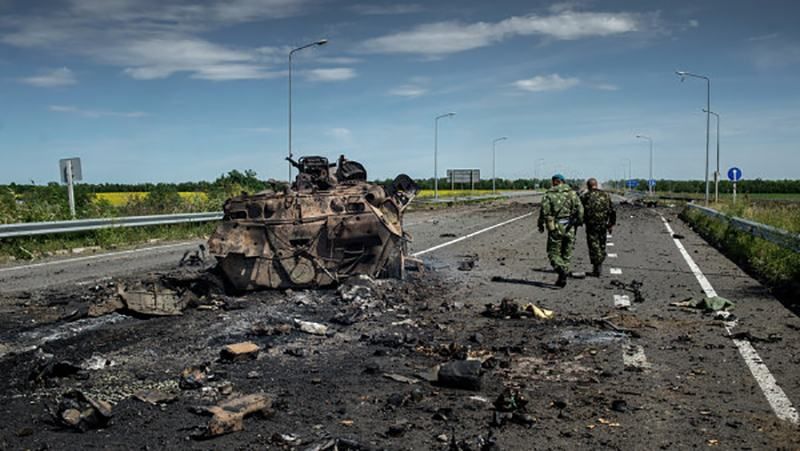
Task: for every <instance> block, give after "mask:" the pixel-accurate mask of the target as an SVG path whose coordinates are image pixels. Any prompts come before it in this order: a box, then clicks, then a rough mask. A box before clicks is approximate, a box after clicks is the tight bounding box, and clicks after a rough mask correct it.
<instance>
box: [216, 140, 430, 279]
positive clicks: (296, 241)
mask: <svg viewBox="0 0 800 451" xmlns="http://www.w3.org/2000/svg"><path fill="white" fill-rule="evenodd" d="M288 160H289V162H290V163H291V164H292V165H293V166H294V167H296V168H297V170H298V175H297V177H296V179H295V181H294V183H292V185H291V187H287V188H285V189H284V190H283V191H274V190H268V191H263V192H260V193H256V194H242V195H241V196H237V197H234V198H231V199H228V200H227V201H226V202H225V206H224V218H223V220H222V224H220V225H219V226H218V227H217V229H216V231H215V232H214V234H213V235H212V236H211V238H210V239H209V241H208V248H209V252H210V253H211V255H214V256H215V257H216V258H217V260H218V265H217V268H218V269H219V270H220V271H221V272H222V274H223V276H224V278H225V279H226V280H227V282H228V283H230V284H231V285H232V287H233V288H235V289H237V290H255V289H262V288H286V287H317V286H325V285H331V284H334V283H337V282H339V281H341V280H342V279H344V278H347V277H348V276H352V275H357V274H366V275H369V276H371V277H396V278H399V277H402V273H403V265H404V257H405V249H406V242H407V241H408V237H407V236H406V234H405V232H404V231H403V211H404V210H405V208H406V207H407V206H408V204H409V203H410V202H411V200H412V199H413V198H414V196H415V195H416V194H417V191H418V190H419V188H418V187H417V185H416V184H415V183H414V182H413V180H411V178H409V177H408V176H407V175H404V174H402V175H399V176H398V177H397V178H396V179H395V180H394V182H393V183H392V184H391V185H390V186H388V187H383V186H380V185H377V184H373V183H368V182H367V172H366V170H365V169H364V167H363V166H362V165H361V164H360V163H357V162H355V161H350V160H347V159H345V158H344V156H341V157H339V159H338V161H337V162H336V163H333V164H330V163H329V162H328V159H327V158H324V157H318V156H308V157H302V158H300V160H299V161H294V160H291V159H288ZM334 168H335V170H334Z"/></svg>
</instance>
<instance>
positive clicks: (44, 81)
mask: <svg viewBox="0 0 800 451" xmlns="http://www.w3.org/2000/svg"><path fill="white" fill-rule="evenodd" d="M19 81H20V82H22V83H25V84H28V85H31V86H38V87H41V88H52V87H56V86H68V85H74V84H75V83H77V82H78V80H77V79H76V78H75V74H73V73H72V71H71V70H69V69H68V68H66V67H62V68H60V69H54V70H51V71H48V72H43V73H41V74H39V75H33V76H30V77H25V78H20V79H19Z"/></svg>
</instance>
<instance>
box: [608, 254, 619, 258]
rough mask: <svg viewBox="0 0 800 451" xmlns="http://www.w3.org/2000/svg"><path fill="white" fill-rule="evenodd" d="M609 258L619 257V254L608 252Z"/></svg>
mask: <svg viewBox="0 0 800 451" xmlns="http://www.w3.org/2000/svg"><path fill="white" fill-rule="evenodd" d="M606 255H608V258H617V254H606Z"/></svg>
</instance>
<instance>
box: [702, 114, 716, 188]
mask: <svg viewBox="0 0 800 451" xmlns="http://www.w3.org/2000/svg"><path fill="white" fill-rule="evenodd" d="M703 112H704V113H710V114H713V115H714V117H716V118H717V170H716V171H714V203H719V177H720V173H719V114H717V113H715V112H713V111H709V110H705V109H704V110H703Z"/></svg>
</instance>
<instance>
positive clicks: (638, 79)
mask: <svg viewBox="0 0 800 451" xmlns="http://www.w3.org/2000/svg"><path fill="white" fill-rule="evenodd" d="M798 17H800V3H797V2H796V1H779V0H772V1H769V2H755V1H735V0H724V1H723V0H720V1H704V2H696V1H692V2H682V1H669V2H666V1H661V2H658V1H573V2H537V1H516V2H515V1H494V2H485V1H439V2H419V3H412V2H391V1H389V2H379V1H372V2H370V1H356V2H345V1H334V0H229V1H222V0H209V1H205V2H189V1H183V0H52V1H36V0H27V1H26V0H0V155H2V156H3V164H2V165H0V183H8V182H19V183H26V182H29V181H30V180H34V181H36V182H37V183H45V182H47V181H51V180H57V178H58V159H59V158H63V157H70V156H79V157H81V158H82V161H83V167H84V178H85V180H86V181H88V182H145V181H183V180H200V179H213V178H215V177H216V176H217V175H219V174H221V173H223V172H227V171H228V170H231V169H247V168H252V169H255V170H256V171H257V172H258V174H259V175H260V176H261V177H264V178H267V177H272V178H285V177H286V175H285V174H286V172H287V169H286V165H285V163H284V162H283V158H284V157H285V155H286V151H287V77H286V75H287V74H286V67H287V65H286V55H287V52H288V51H289V50H290V49H291V48H293V47H296V46H299V45H303V44H305V43H308V42H312V41H315V40H317V39H321V38H326V39H328V40H329V41H330V42H329V44H328V45H326V46H323V47H317V48H312V49H308V50H304V51H302V52H299V53H297V54H296V55H295V56H296V57H295V65H294V79H293V80H294V141H293V146H294V150H295V154H296V155H302V154H321V155H327V156H329V157H330V158H331V159H333V158H335V157H336V156H338V155H339V154H341V153H344V154H346V155H347V156H348V157H350V158H352V159H356V160H360V161H361V162H363V163H364V164H365V165H366V166H367V169H368V171H369V175H370V177H371V178H372V177H376V178H377V177H380V178H384V177H392V176H394V175H395V174H397V173H399V172H406V173H408V174H410V175H411V176H413V177H430V176H432V175H433V118H434V117H435V116H436V115H438V114H441V113H446V112H449V111H454V112H456V113H457V114H456V116H455V117H453V118H449V119H443V120H441V121H440V122H439V124H440V135H439V136H440V141H439V168H440V175H441V176H443V175H444V170H445V169H446V168H451V167H458V168H465V167H477V168H480V169H481V170H482V173H483V175H484V177H488V176H489V175H490V173H491V142H492V140H493V139H494V138H497V137H500V136H507V137H508V138H509V139H508V140H507V141H503V142H500V143H499V144H498V147H497V149H498V151H497V155H498V158H497V174H498V176H499V177H509V178H517V177H531V176H533V174H534V167H535V165H536V162H537V160H539V159H544V162H543V163H542V162H540V166H541V169H540V175H543V174H544V173H545V172H547V173H550V172H553V171H561V172H564V173H565V174H566V175H568V176H575V177H588V176H596V177H599V178H602V179H606V178H610V177H614V176H621V172H622V167H623V166H627V159H630V160H631V161H632V167H633V175H634V176H638V177H646V176H647V165H648V147H647V142H646V141H643V140H637V139H636V138H635V135H637V134H644V135H648V136H651V137H652V138H653V139H654V141H655V155H656V163H655V167H656V172H655V175H656V177H657V178H662V177H663V178H677V179H689V178H692V179H700V178H702V177H703V167H704V162H705V114H704V113H703V112H702V111H701V109H702V108H704V107H705V84H704V82H702V81H701V80H696V79H687V80H686V81H684V82H683V83H681V81H680V79H679V77H678V76H676V75H675V73H674V71H675V70H676V69H683V70H687V71H691V72H695V73H699V74H704V75H707V76H709V77H711V79H712V100H711V102H712V104H711V106H712V110H715V111H717V112H719V113H720V115H721V116H722V127H721V135H722V136H721V139H720V141H721V148H722V159H721V160H722V161H721V166H722V167H723V171H724V170H726V169H727V168H728V167H730V166H732V165H736V166H739V167H741V168H742V169H743V171H744V174H745V177H749V178H755V177H761V178H798V177H800V174H798V169H797V168H798V167H800V152H798V150H800V149H799V147H800V146H799V145H798V143H800V127H798V124H800V91H799V90H798V86H797V82H798V81H800V79H799V77H798V75H797V74H798V70H800V27H798V26H797V18H798ZM712 121H713V118H712ZM713 132H714V123H713V122H712V143H711V147H712V166H713V164H714V162H713V153H714V145H715V144H714V141H713V138H714V133H713Z"/></svg>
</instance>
